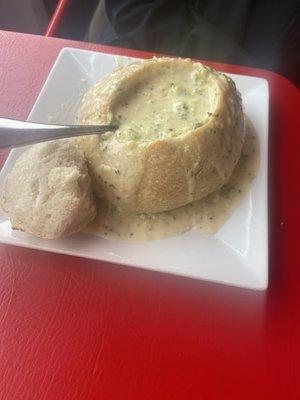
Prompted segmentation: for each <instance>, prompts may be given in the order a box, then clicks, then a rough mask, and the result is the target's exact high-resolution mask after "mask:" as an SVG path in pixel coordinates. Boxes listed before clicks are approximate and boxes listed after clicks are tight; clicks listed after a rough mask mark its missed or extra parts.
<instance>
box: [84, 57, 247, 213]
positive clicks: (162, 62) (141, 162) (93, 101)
mask: <svg viewBox="0 0 300 400" xmlns="http://www.w3.org/2000/svg"><path fill="white" fill-rule="evenodd" d="M78 121H79V123H83V124H102V123H103V124H108V123H117V124H118V125H119V129H118V130H117V131H116V132H115V133H112V132H110V133H107V134H105V135H102V136H100V135H99V136H97V135H93V136H89V137H82V138H80V139H79V140H78V141H77V143H78V146H79V147H80V148H82V149H83V151H84V154H85V157H86V159H87V162H88V166H89V171H90V174H91V176H92V181H93V187H94V190H95V192H96V194H97V196H98V197H100V198H101V197H105V198H106V199H107V200H108V201H109V202H110V203H112V204H113V205H114V206H115V207H117V208H118V209H119V210H121V211H125V212H135V213H157V212H161V211H166V210H171V209H175V208H177V207H180V206H183V205H185V204H189V203H192V202H195V201H197V200H199V199H201V198H203V197H205V196H207V195H208V194H209V193H212V192H213V191H215V190H216V189H218V188H220V187H221V186H222V185H224V183H226V181H227V180H228V179H229V177H230V175H231V173H232V171H233V168H234V166H235V165H236V163H237V161H238V160H239V157H240V154H241V148H242V145H243V142H244V136H245V122H244V114H243V108H242V102H241V97H240V95H239V93H238V91H237V90H236V87H235V84H234V82H233V81H232V80H231V79H230V78H229V77H227V76H225V75H224V74H222V73H219V72H217V71H215V70H213V69H210V68H208V67H205V66H204V65H202V64H200V63H198V62H193V61H192V60H190V59H178V58H176V59H175V58H165V57H162V58H154V59H150V60H145V61H141V62H136V63H133V64H131V65H129V66H127V67H123V68H119V69H117V70H115V71H113V72H112V73H111V74H110V75H109V76H108V77H107V78H106V79H104V80H103V81H101V82H99V83H97V84H96V85H94V86H93V87H92V88H91V89H90V90H89V91H88V92H87V93H86V95H85V96H84V98H83V100H82V104H81V107H80V110H79V113H78Z"/></svg>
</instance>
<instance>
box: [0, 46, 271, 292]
mask: <svg viewBox="0 0 300 400" xmlns="http://www.w3.org/2000/svg"><path fill="white" fill-rule="evenodd" d="M130 61H132V59H129V58H128V57H115V56H112V55H106V54H102V53H96V52H91V51H83V50H77V49H68V48H66V49H63V50H62V51H61V53H60V55H59V57H58V59H57V60H56V62H55V64H54V66H53V68H52V71H51V72H50V75H49V77H48V79H47V81H46V83H45V85H44V87H43V89H42V91H41V93H40V95H39V97H38V99H37V101H36V103H35V105H34V107H33V109H32V111H31V113H30V116H29V118H28V120H29V121H35V122H51V121H52V122H54V123H66V124H67V123H73V121H74V118H75V115H76V111H77V108H78V105H79V102H80V99H81V97H82V94H83V93H84V92H85V91H86V90H87V88H88V87H90V86H91V85H93V84H94V83H95V82H97V81H99V80H100V79H101V78H102V77H103V76H105V75H106V74H108V73H109V72H110V71H111V70H112V69H113V68H114V67H115V66H116V64H117V63H118V64H119V65H120V63H121V64H126V63H128V62H130ZM230 76H231V77H232V78H233V80H234V81H235V82H236V85H237V87H238V89H239V90H240V92H241V94H242V97H243V102H244V107H245V112H246V114H247V115H248V117H249V118H250V120H251V122H252V123H253V125H254V127H255V128H256V130H257V133H258V135H259V140H260V151H261V164H260V169H259V173H258V176H257V178H256V179H255V181H254V182H253V184H252V187H251V191H250V192H249V193H248V195H247V197H246V198H245V199H244V201H243V202H242V204H241V205H240V206H239V208H238V209H237V210H236V211H235V213H234V214H233V215H232V217H231V218H230V219H229V220H228V221H227V222H226V224H225V225H224V226H223V227H222V229H221V230H220V231H219V232H218V234H217V235H215V236H211V237H206V236H202V235H200V234H199V233H197V232H195V231H190V232H187V233H185V234H184V235H182V236H177V237H173V238H169V239H164V240H157V241H153V242H126V241H125V242H122V241H120V242H117V241H116V242H113V241H108V240H105V239H101V238H99V237H95V236H89V235H85V234H79V235H75V236H72V237H69V238H66V239H61V240H55V241H51V240H43V239H38V238H35V237H33V236H30V235H27V234H25V233H22V232H17V231H13V230H12V229H11V225H10V222H9V220H8V219H7V215H5V214H4V213H3V212H0V242H3V243H8V244H12V245H17V246H23V247H30V248H35V249H40V250H47V251H52V252H56V253H65V254H70V255H76V256H82V257H87V258H94V259H98V260H105V261H111V262H115V263H118V264H125V265H130V266H135V267H142V268H146V269H153V270H157V271H162V272H168V273H173V274H179V275H184V276H189V277H193V278H198V279H205V280H209V281H214V282H220V283H223V284H229V285H235V286H241V287H245V288H251V289H259V290H264V289H266V288H267V285H268V219H267V215H268V205H267V188H268V185H267V164H268V163H267V161H268V102H269V94H268V83H267V81H266V80H264V79H261V78H254V77H249V76H242V75H230ZM23 150H24V149H16V150H12V151H11V153H10V155H9V157H8V159H7V161H6V163H5V166H4V167H3V169H2V171H1V174H0V185H1V186H2V185H3V180H4V178H5V176H6V175H7V173H8V172H9V170H10V169H11V167H12V165H13V164H14V161H15V160H16V158H17V157H18V156H19V154H20V153H21V152H22V151H23Z"/></svg>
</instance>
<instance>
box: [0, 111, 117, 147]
mask: <svg viewBox="0 0 300 400" xmlns="http://www.w3.org/2000/svg"><path fill="white" fill-rule="evenodd" d="M117 128H118V127H117V126H116V125H48V124H47V125H46V124H38V123H35V122H26V121H17V120H14V119H7V118H0V149H1V148H4V147H18V146H24V145H27V144H32V143H38V142H45V141H47V140H54V139H63V138H68V137H74V136H85V135H95V134H101V133H105V132H108V131H115V130H116V129H117Z"/></svg>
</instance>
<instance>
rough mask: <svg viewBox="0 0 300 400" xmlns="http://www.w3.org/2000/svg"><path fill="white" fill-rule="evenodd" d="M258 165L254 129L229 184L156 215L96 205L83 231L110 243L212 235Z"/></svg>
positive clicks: (246, 139) (225, 219)
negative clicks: (96, 211) (95, 213)
mask: <svg viewBox="0 0 300 400" xmlns="http://www.w3.org/2000/svg"><path fill="white" fill-rule="evenodd" d="M258 166H259V143H258V139H257V135H256V133H255V131H254V129H253V128H252V127H251V126H250V124H249V123H248V124H247V134H246V138H245V143H244V146H243V149H242V154H241V157H240V160H239V162H238V164H237V166H236V168H235V170H234V172H233V174H232V176H231V177H230V179H229V181H228V182H227V183H226V184H225V185H224V186H223V187H222V188H221V189H219V190H217V191H216V192H214V193H212V194H210V195H209V196H207V197H206V198H204V199H202V200H200V201H198V202H196V203H193V204H189V205H186V206H184V207H180V208H178V209H176V210H172V211H167V212H163V213H158V214H122V213H119V212H117V211H116V210H115V209H114V208H112V207H111V206H110V207H109V206H107V205H105V204H103V203H99V214H98V218H97V220H96V221H95V222H94V223H93V224H91V225H90V226H89V227H88V228H87V230H86V232H87V233H91V234H94V235H98V236H101V237H105V238H107V239H111V240H157V239H162V238H166V237H171V236H176V235H180V234H182V233H184V232H186V231H188V230H190V229H196V230H198V231H199V232H201V233H204V234H214V233H216V232H217V231H218V230H219V229H220V228H221V227H222V225H223V224H224V223H225V222H226V221H227V219H228V218H229V217H230V216H231V215H232V213H233V212H234V210H235V209H236V208H237V206H238V205H239V204H240V202H241V201H242V199H243V198H244V197H245V195H246V194H247V192H248V191H249V188H250V185H251V182H252V180H253V179H254V178H255V176H256V173H257V170H258Z"/></svg>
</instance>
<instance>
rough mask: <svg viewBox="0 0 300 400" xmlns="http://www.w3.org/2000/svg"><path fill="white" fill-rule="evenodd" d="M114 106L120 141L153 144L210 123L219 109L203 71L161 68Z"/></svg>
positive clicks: (215, 92) (212, 86)
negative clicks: (210, 119) (149, 142)
mask: <svg viewBox="0 0 300 400" xmlns="http://www.w3.org/2000/svg"><path fill="white" fill-rule="evenodd" d="M119 89H120V98H119V101H118V103H117V104H116V105H115V106H114V109H113V114H114V118H115V122H116V123H117V124H118V125H119V130H118V131H117V132H116V134H117V136H118V138H119V139H120V140H137V141H144V142H147V141H152V140H157V139H162V138H166V137H175V136H178V135H180V134H182V133H186V132H188V131H192V130H195V129H197V128H199V127H201V126H202V125H204V124H205V122H207V120H208V119H209V118H210V117H211V116H212V114H213V111H214V109H215V101H216V96H217V88H216V85H215V84H214V83H213V82H210V83H209V84H208V82H207V80H206V79H204V78H203V71H202V72H201V69H200V67H198V66H195V67H194V69H193V70H192V71H190V72H187V71H186V70H185V69H170V68H166V67H165V68H161V69H159V70H158V71H156V72H155V74H152V75H151V76H149V77H148V79H147V80H146V81H137V82H136V83H135V85H134V87H133V88H131V89H130V90H129V91H128V90H127V91H126V92H125V93H124V94H122V93H121V88H119Z"/></svg>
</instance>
